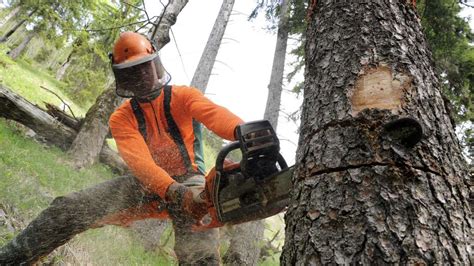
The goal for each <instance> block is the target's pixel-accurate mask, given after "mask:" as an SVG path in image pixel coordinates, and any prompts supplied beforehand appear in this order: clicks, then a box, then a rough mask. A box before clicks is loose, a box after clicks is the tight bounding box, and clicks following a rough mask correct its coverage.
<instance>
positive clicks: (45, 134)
mask: <svg viewBox="0 0 474 266" xmlns="http://www.w3.org/2000/svg"><path fill="white" fill-rule="evenodd" d="M0 116H1V117H4V118H7V119H11V120H15V121H17V122H19V123H21V124H23V125H25V126H27V127H29V128H31V129H32V130H33V131H35V132H36V134H38V135H40V136H41V137H42V138H44V140H45V141H46V142H48V143H49V144H52V145H55V146H58V147H60V148H62V149H67V148H68V147H69V146H70V145H71V143H72V141H73V140H74V137H75V136H76V134H77V132H76V131H75V130H74V129H72V128H70V127H68V126H65V125H64V124H62V123H61V122H59V121H58V120H56V119H55V118H54V117H52V116H50V115H49V114H48V113H47V112H45V111H43V110H42V109H40V108H39V107H37V106H36V105H33V104H32V103H30V102H28V101H26V100H25V99H23V98H22V97H21V96H19V95H17V94H16V93H14V92H12V91H10V90H9V89H7V88H6V87H4V86H2V85H0ZM100 160H101V162H103V163H105V164H107V165H109V166H110V167H111V168H112V169H113V170H114V171H115V172H117V173H119V174H125V173H127V171H128V168H127V166H126V165H125V163H124V162H123V160H122V159H121V158H120V156H118V154H117V153H116V152H114V151H112V150H111V149H110V148H109V147H108V146H107V145H104V146H103V147H102V151H101V153H100Z"/></svg>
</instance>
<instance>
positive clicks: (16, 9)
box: [0, 6, 20, 27]
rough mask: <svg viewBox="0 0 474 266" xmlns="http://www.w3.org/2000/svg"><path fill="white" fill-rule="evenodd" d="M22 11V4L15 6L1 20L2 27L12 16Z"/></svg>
mask: <svg viewBox="0 0 474 266" xmlns="http://www.w3.org/2000/svg"><path fill="white" fill-rule="evenodd" d="M18 12H20V6H16V7H15V8H13V9H12V10H11V11H10V13H8V14H7V15H6V16H5V17H4V18H3V19H2V20H0V27H3V25H5V23H7V22H8V21H9V20H10V19H11V18H12V17H14V16H16V14H18Z"/></svg>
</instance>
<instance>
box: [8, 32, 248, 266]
mask: <svg viewBox="0 0 474 266" xmlns="http://www.w3.org/2000/svg"><path fill="white" fill-rule="evenodd" d="M111 61H112V69H113V72H114V75H115V79H116V86H117V94H118V95H120V96H122V97H130V98H132V99H131V100H128V101H126V102H125V103H124V104H122V105H121V106H120V107H119V108H118V109H117V110H116V111H115V112H114V113H113V114H112V116H111V118H110V128H111V131H112V135H113V137H114V139H115V141H116V143H117V147H118V149H119V152H120V154H121V156H122V158H123V159H124V160H125V162H126V163H127V165H128V166H129V168H130V170H131V171H132V172H133V174H134V176H124V177H119V178H116V179H113V180H110V181H108V182H104V183H102V184H99V185H96V186H94V187H92V188H88V189H85V190H82V191H79V192H75V193H71V194H69V195H66V196H63V197H58V198H56V199H55V200H54V201H53V202H52V203H51V205H50V206H49V207H48V208H47V209H46V210H44V211H43V212H42V213H41V214H40V215H39V216H38V217H37V218H36V219H35V220H33V221H32V222H31V223H30V224H29V225H28V227H27V228H26V229H25V230H23V231H22V232H21V233H20V234H19V235H18V236H16V237H15V238H14V239H13V240H12V241H11V242H10V243H8V244H7V245H6V246H4V247H2V248H0V265H4V264H19V263H33V262H34V261H36V260H38V259H39V258H41V257H42V256H45V255H47V254H48V253H50V252H51V251H53V250H54V249H55V248H56V247H58V246H60V245H63V244H64V243H66V242H67V241H68V240H70V239H71V238H72V237H73V236H74V235H76V234H78V233H81V232H83V231H85V230H87V229H89V228H93V227H99V226H103V225H106V224H115V225H124V226H126V225H129V224H131V223H132V222H133V221H136V220H139V219H145V218H166V217H171V218H172V219H173V226H174V228H175V236H176V241H175V251H176V255H177V257H178V260H179V262H180V264H182V265H186V264H188V265H189V264H193V265H194V264H197V265H199V264H202V265H217V264H219V253H218V249H217V248H218V242H217V241H218V239H217V234H218V232H217V229H213V230H207V231H200V232H194V231H193V230H192V226H193V225H196V224H197V225H199V223H200V221H201V218H203V216H204V215H206V213H207V209H206V204H205V199H204V198H203V197H204V196H203V195H204V193H202V192H203V190H204V184H205V180H204V176H203V173H204V165H203V157H202V149H201V146H200V145H201V141H200V128H199V124H198V123H197V121H199V122H202V123H203V124H204V125H205V126H206V127H207V128H209V129H210V130H212V131H213V132H215V133H216V134H217V135H219V136H220V137H222V138H225V139H228V140H233V139H234V130H235V128H236V126H237V125H239V124H241V123H242V120H241V119H240V118H238V117H237V116H235V115H234V114H232V113H231V112H229V111H228V110H227V109H225V108H223V107H221V106H218V105H216V104H214V103H212V102H211V101H210V100H208V99H207V98H206V97H204V96H203V95H202V93H201V92H200V91H199V90H197V89H195V88H190V87H186V86H168V85H167V83H168V82H169V80H170V77H169V75H168V74H167V73H166V71H165V69H164V68H163V66H162V64H161V62H160V59H159V56H158V54H157V51H156V49H155V48H154V46H153V44H152V43H151V42H150V41H149V40H148V39H147V38H145V37H144V36H142V35H140V34H137V33H134V32H124V33H122V34H121V35H120V37H119V39H118V40H117V42H116V43H115V45H114V50H113V54H112V55H111Z"/></svg>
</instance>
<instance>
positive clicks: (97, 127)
mask: <svg viewBox="0 0 474 266" xmlns="http://www.w3.org/2000/svg"><path fill="white" fill-rule="evenodd" d="M114 87H115V84H114V83H112V85H111V86H109V88H108V89H107V90H105V91H104V92H102V94H101V95H100V96H99V97H98V98H97V100H96V102H95V104H94V105H93V106H92V107H91V108H90V109H89V111H88V112H87V114H86V117H85V119H84V123H83V124H82V126H81V130H80V131H79V133H78V134H77V136H76V138H75V139H74V141H73V143H72V145H71V147H70V148H69V151H68V153H69V154H71V155H73V156H72V159H73V164H74V166H76V167H78V168H80V167H83V166H85V165H91V164H93V163H94V162H95V161H96V160H97V159H98V158H97V157H98V155H99V154H100V151H101V150H102V145H103V143H104V140H105V136H107V133H108V132H109V126H108V121H109V117H110V115H111V114H112V112H113V111H114V110H115V108H116V107H117V106H118V105H120V104H121V103H122V102H123V99H121V98H119V97H116V95H115V88H114ZM96 136H104V137H103V138H97V137H96Z"/></svg>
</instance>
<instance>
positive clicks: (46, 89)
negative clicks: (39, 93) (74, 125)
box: [40, 85, 77, 120]
mask: <svg viewBox="0 0 474 266" xmlns="http://www.w3.org/2000/svg"><path fill="white" fill-rule="evenodd" d="M40 88H42V89H43V90H45V91H47V92H49V93H52V94H54V95H55V96H56V97H58V99H59V100H60V101H61V102H62V103H63V104H64V106H67V108H68V109H69V112H71V115H72V117H74V119H76V120H77V117H76V116H75V115H74V112H73V111H72V109H71V106H69V104H67V103H66V102H65V101H64V100H63V99H62V98H61V97H59V95H58V94H56V93H55V92H54V91H52V90H50V89H48V88H46V87H44V86H42V85H40Z"/></svg>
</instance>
